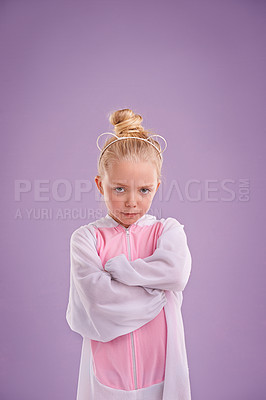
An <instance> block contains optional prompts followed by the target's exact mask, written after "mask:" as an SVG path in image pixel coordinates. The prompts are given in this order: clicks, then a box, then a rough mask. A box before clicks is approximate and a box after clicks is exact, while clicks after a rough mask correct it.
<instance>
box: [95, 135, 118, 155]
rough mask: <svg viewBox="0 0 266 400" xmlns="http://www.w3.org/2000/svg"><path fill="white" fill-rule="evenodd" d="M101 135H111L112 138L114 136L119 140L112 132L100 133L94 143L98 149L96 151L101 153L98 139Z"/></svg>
mask: <svg viewBox="0 0 266 400" xmlns="http://www.w3.org/2000/svg"><path fill="white" fill-rule="evenodd" d="M102 135H113V136H115V137H116V138H117V139H119V138H118V136H116V134H115V133H112V132H104V133H101V134H100V135H99V136H98V138H97V141H96V144H97V147H98V149H99V150H100V151H102V149H101V148H100V146H99V139H100V137H101V136H102Z"/></svg>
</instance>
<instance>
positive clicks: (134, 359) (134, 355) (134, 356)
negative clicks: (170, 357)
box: [125, 226, 138, 389]
mask: <svg viewBox="0 0 266 400" xmlns="http://www.w3.org/2000/svg"><path fill="white" fill-rule="evenodd" d="M129 228H130V226H129V227H128V228H125V229H126V238H127V248H128V258H129V261H131V250H130V241H129ZM130 336H131V347H132V360H133V375H134V384H135V389H137V388H138V384H137V370H136V353H135V344H134V336H133V332H130Z"/></svg>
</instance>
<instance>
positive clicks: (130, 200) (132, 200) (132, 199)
mask: <svg viewBox="0 0 266 400" xmlns="http://www.w3.org/2000/svg"><path fill="white" fill-rule="evenodd" d="M136 205H137V201H136V195H135V194H134V193H133V194H131V195H129V196H128V197H127V199H126V206H127V207H136Z"/></svg>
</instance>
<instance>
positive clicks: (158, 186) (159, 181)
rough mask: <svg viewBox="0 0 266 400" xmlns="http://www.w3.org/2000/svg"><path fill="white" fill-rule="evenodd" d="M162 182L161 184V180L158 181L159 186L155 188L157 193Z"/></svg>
mask: <svg viewBox="0 0 266 400" xmlns="http://www.w3.org/2000/svg"><path fill="white" fill-rule="evenodd" d="M160 184H161V181H159V182H158V184H157V188H156V190H155V193H156V192H157V190H158V189H159V186H160Z"/></svg>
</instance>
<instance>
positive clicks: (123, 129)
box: [98, 108, 163, 180]
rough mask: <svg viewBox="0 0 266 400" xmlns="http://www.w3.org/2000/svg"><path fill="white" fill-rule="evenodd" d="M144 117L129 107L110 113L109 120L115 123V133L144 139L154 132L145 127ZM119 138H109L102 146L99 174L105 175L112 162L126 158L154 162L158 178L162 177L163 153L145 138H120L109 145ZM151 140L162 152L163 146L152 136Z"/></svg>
mask: <svg viewBox="0 0 266 400" xmlns="http://www.w3.org/2000/svg"><path fill="white" fill-rule="evenodd" d="M142 120H143V118H142V117H141V115H139V114H135V113H134V112H133V111H132V110H130V109H129V108H124V109H122V110H118V111H114V112H112V113H110V114H109V121H110V123H111V124H112V125H114V133H115V134H116V135H117V136H118V137H121V136H127V137H128V136H130V137H140V138H143V139H147V138H149V136H150V134H152V133H151V132H150V131H149V130H147V129H144V127H143V126H142V125H141V122H142ZM115 140H117V139H116V137H115V136H112V137H111V138H109V139H107V140H106V141H105V143H104V146H103V147H102V156H101V157H99V160H98V174H99V175H100V176H102V177H103V176H104V174H105V172H106V171H108V169H109V168H110V166H111V165H112V163H115V162H117V161H121V160H126V161H132V162H140V161H142V162H152V163H154V165H155V168H156V171H157V179H158V180H160V179H161V169H162V163H163V158H162V154H161V155H160V154H159V152H158V151H157V150H156V149H155V148H154V146H151V145H150V144H149V143H148V142H146V141H144V140H118V141H116V143H114V144H112V145H111V146H109V147H108V148H107V149H106V150H104V149H105V148H106V147H107V146H108V145H109V144H110V143H112V142H113V141H115ZM149 141H150V142H151V143H153V144H154V145H155V146H156V147H157V148H158V150H159V151H160V152H161V150H162V149H161V146H160V144H159V142H158V141H156V140H154V139H152V138H150V139H149Z"/></svg>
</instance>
